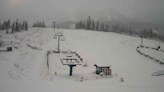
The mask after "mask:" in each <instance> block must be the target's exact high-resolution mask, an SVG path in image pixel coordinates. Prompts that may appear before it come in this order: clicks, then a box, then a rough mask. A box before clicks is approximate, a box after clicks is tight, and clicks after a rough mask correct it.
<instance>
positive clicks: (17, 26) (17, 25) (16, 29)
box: [15, 19, 19, 31]
mask: <svg viewBox="0 0 164 92" xmlns="http://www.w3.org/2000/svg"><path fill="white" fill-rule="evenodd" d="M15 26H16V28H15V31H19V24H18V19H17V21H16V24H15Z"/></svg>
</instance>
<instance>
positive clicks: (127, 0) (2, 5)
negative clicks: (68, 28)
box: [0, 0, 164, 22]
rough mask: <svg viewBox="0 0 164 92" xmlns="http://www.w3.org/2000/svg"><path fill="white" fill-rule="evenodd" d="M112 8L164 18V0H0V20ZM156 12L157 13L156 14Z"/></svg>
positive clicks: (121, 11)
mask: <svg viewBox="0 0 164 92" xmlns="http://www.w3.org/2000/svg"><path fill="white" fill-rule="evenodd" d="M78 9H80V10H90V11H92V10H103V9H114V10H116V11H117V12H119V13H121V14H122V15H125V16H135V15H141V16H142V14H143V16H147V17H149V18H154V17H156V16H157V18H154V19H155V20H160V19H162V20H164V0H0V22H2V21H4V20H8V18H11V20H12V19H13V20H16V18H22V19H24V20H28V19H30V18H31V19H34V18H37V17H39V16H41V15H44V16H46V15H48V14H52V12H56V13H58V12H60V11H67V12H71V11H74V10H78ZM157 13H158V14H157Z"/></svg>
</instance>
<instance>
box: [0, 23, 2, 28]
mask: <svg viewBox="0 0 164 92" xmlns="http://www.w3.org/2000/svg"><path fill="white" fill-rule="evenodd" d="M0 30H2V24H1V22H0Z"/></svg>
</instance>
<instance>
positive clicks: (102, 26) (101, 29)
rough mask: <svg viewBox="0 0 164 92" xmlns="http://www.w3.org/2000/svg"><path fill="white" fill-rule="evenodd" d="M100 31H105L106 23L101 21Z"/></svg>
mask: <svg viewBox="0 0 164 92" xmlns="http://www.w3.org/2000/svg"><path fill="white" fill-rule="evenodd" d="M100 31H104V23H101V27H100Z"/></svg>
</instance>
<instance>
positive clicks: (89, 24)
mask: <svg viewBox="0 0 164 92" xmlns="http://www.w3.org/2000/svg"><path fill="white" fill-rule="evenodd" d="M90 26H91V18H90V16H89V17H88V20H87V29H88V30H90V29H91V28H90Z"/></svg>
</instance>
